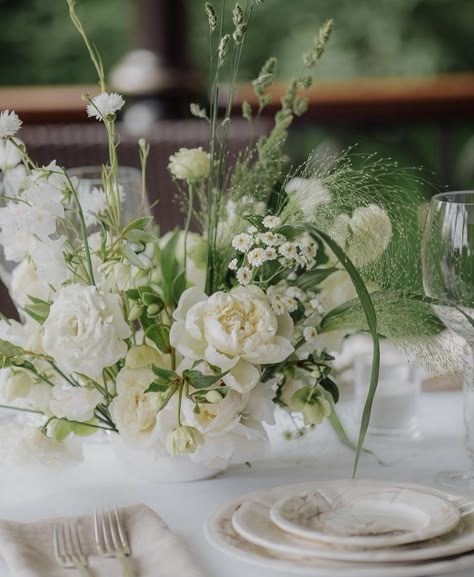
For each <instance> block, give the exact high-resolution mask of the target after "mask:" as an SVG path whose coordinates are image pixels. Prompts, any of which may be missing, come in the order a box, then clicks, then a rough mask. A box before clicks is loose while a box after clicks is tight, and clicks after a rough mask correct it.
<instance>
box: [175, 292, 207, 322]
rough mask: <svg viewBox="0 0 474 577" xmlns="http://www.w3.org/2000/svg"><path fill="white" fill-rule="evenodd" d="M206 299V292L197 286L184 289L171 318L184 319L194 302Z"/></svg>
mask: <svg viewBox="0 0 474 577" xmlns="http://www.w3.org/2000/svg"><path fill="white" fill-rule="evenodd" d="M202 301H207V296H206V294H205V293H204V292H203V291H202V290H201V289H199V288H197V287H191V288H188V289H187V290H185V291H184V293H183V294H182V295H181V298H180V299H179V303H178V307H177V308H176V310H175V311H174V314H173V318H174V319H175V320H183V321H184V320H185V318H186V315H187V313H188V311H189V309H190V308H191V307H192V306H194V305H195V304H197V303H199V302H202Z"/></svg>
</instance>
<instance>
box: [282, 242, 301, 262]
mask: <svg viewBox="0 0 474 577" xmlns="http://www.w3.org/2000/svg"><path fill="white" fill-rule="evenodd" d="M278 252H279V253H280V254H281V256H284V257H285V258H288V259H290V260H292V259H296V258H297V256H298V251H297V244H296V243H294V242H285V244H282V245H281V247H280V248H279V249H278Z"/></svg>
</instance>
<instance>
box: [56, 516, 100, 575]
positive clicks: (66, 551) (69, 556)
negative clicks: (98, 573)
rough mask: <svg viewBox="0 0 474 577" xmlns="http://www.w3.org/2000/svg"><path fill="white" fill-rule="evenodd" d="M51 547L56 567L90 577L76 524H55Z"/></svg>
mask: <svg viewBox="0 0 474 577" xmlns="http://www.w3.org/2000/svg"><path fill="white" fill-rule="evenodd" d="M53 547H54V556H55V557H56V561H57V563H58V565H60V566H61V567H64V568H66V569H77V571H79V573H80V575H82V576H83V577H91V573H90V572H89V570H88V562H87V557H86V556H85V555H84V553H83V551H82V547H81V541H80V538H79V529H78V524H77V523H74V522H70V523H66V522H64V523H56V524H55V525H54V527H53Z"/></svg>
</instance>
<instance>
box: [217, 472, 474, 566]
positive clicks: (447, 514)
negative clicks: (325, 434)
mask: <svg viewBox="0 0 474 577" xmlns="http://www.w3.org/2000/svg"><path fill="white" fill-rule="evenodd" d="M206 534H207V537H208V539H209V541H210V542H211V543H212V544H213V545H215V546H216V547H218V548H219V549H221V550H223V551H226V552H227V553H230V554H232V555H234V556H237V557H239V558H240V559H243V560H246V561H251V562H254V563H257V564H259V565H264V566H266V567H269V568H273V569H279V570H285V571H288V572H290V573H293V574H301V575H311V576H313V577H318V576H321V577H339V576H340V577H347V575H350V576H351V577H380V576H381V575H383V576H384V577H417V576H425V575H442V574H445V573H449V574H452V573H453V572H456V571H462V570H465V569H467V568H471V567H474V499H473V500H469V499H464V498H458V497H454V496H452V495H447V494H445V493H441V492H440V491H436V490H434V489H431V488H429V487H421V486H418V485H412V484H404V483H395V484H394V483H383V482H378V481H333V482H327V483H326V482H325V483H316V482H315V483H305V484H300V485H291V486H285V487H276V488H274V489H269V490H264V491H257V492H255V493H252V494H250V495H247V496H245V497H241V498H240V499H238V500H236V501H234V502H232V503H229V504H227V505H225V506H224V507H222V508H221V509H219V510H218V511H216V512H215V513H214V514H213V515H211V517H209V519H208V521H207V524H206Z"/></svg>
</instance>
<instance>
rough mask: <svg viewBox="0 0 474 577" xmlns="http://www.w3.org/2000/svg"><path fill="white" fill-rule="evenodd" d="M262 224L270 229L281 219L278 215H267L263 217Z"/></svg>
mask: <svg viewBox="0 0 474 577" xmlns="http://www.w3.org/2000/svg"><path fill="white" fill-rule="evenodd" d="M262 224H263V226H264V227H265V228H268V229H270V230H271V229H273V228H277V227H279V226H280V225H281V219H280V218H279V217H278V216H272V215H268V216H266V217H265V218H264V219H263V221H262Z"/></svg>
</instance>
